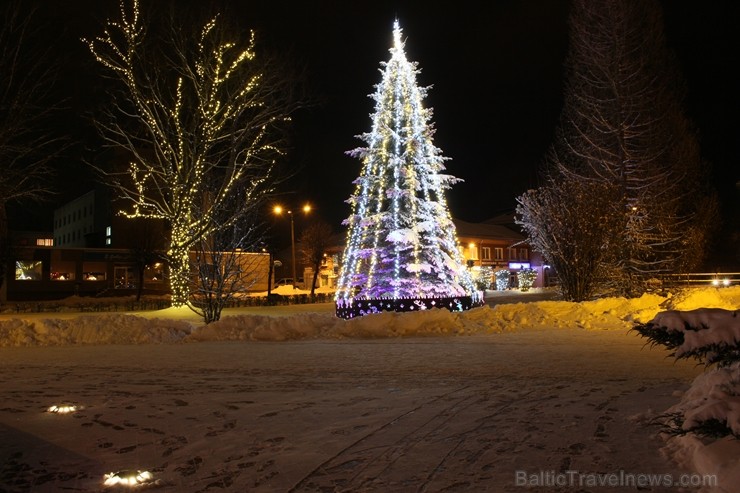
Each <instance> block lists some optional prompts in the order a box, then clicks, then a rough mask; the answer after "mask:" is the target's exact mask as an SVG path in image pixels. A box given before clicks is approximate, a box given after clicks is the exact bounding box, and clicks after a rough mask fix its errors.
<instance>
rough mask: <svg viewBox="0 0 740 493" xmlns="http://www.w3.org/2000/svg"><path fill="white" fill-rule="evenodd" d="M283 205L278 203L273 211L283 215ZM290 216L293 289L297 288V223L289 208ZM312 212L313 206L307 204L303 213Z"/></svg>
mask: <svg viewBox="0 0 740 493" xmlns="http://www.w3.org/2000/svg"><path fill="white" fill-rule="evenodd" d="M283 211H284V209H283V207H282V206H280V205H276V206H275V208H274V209H273V212H274V213H275V214H276V215H278V216H281V215H282V214H283ZM285 212H287V214H288V215H289V216H290V248H291V252H292V255H293V289H295V283H296V272H295V225H294V223H293V211H291V210H288V211H285ZM309 212H311V206H310V205H309V204H306V205H304V206H303V213H304V214H308V213H309Z"/></svg>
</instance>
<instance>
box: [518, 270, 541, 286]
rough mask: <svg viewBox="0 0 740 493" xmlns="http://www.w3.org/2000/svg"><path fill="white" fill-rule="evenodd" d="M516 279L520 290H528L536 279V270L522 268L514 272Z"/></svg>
mask: <svg viewBox="0 0 740 493" xmlns="http://www.w3.org/2000/svg"><path fill="white" fill-rule="evenodd" d="M516 278H517V281H518V282H519V289H520V290H521V291H529V288H531V287H532V285H533V284H534V281H535V279H537V271H536V270H534V269H522V270H520V271H519V272H517V273H516Z"/></svg>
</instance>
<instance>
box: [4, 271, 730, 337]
mask: <svg viewBox="0 0 740 493" xmlns="http://www.w3.org/2000/svg"><path fill="white" fill-rule="evenodd" d="M281 288H284V289H285V288H287V289H290V290H291V291H292V287H290V286H288V287H281ZM697 303H704V304H705V306H706V307H711V308H727V309H736V308H737V307H740V286H738V287H732V288H703V289H697V290H691V291H690V292H689V293H684V294H679V295H676V296H673V297H672V296H668V297H662V296H658V295H655V294H646V295H643V296H642V297H640V298H635V299H626V298H604V299H599V300H595V301H588V302H583V303H571V302H565V301H540V302H532V303H506V304H499V305H496V306H495V307H493V308H492V307H489V306H483V307H480V308H475V309H472V310H468V311H465V312H454V313H451V312H449V311H447V310H441V309H440V310H436V309H435V310H427V311H422V312H416V313H413V312H407V313H393V312H385V313H378V314H374V315H368V316H365V317H360V318H356V319H353V320H342V319H339V318H337V317H335V316H334V314H333V304H332V303H325V304H318V305H288V306H278V307H261V308H255V309H250V308H242V309H232V310H227V311H226V312H225V316H224V317H223V318H222V319H221V320H220V321H219V322H214V323H212V324H209V325H207V326H203V325H202V323H201V322H199V319H198V318H197V317H196V316H195V315H194V314H193V313H192V312H190V311H189V310H187V309H186V308H185V309H174V308H169V309H166V310H157V311H153V312H150V314H149V315H146V314H143V313H141V312H139V313H138V314H137V315H131V314H100V315H84V316H79V317H77V318H71V319H70V318H68V317H67V318H63V317H60V318H59V319H53V318H46V317H45V316H44V318H41V316H39V315H38V314H36V315H34V314H28V315H26V314H20V315H17V314H5V315H0V347H3V346H5V347H8V346H11V347H12V346H36V345H38V346H57V345H72V344H144V343H166V342H180V341H192V342H196V341H214V340H218V341H223V340H259V341H285V340H292V339H311V338H313V339H316V338H322V339H341V338H380V337H411V336H460V335H473V334H491V333H500V332H512V331H521V330H552V329H559V328H581V329H586V330H622V331H625V332H626V331H628V330H629V329H631V328H632V326H633V324H634V323H635V322H640V323H644V322H646V321H648V320H651V319H652V318H654V317H655V316H656V315H657V314H658V313H659V312H661V311H662V310H664V309H666V308H672V309H674V310H686V309H691V308H693V307H695V305H696V304H697ZM256 313H260V314H256Z"/></svg>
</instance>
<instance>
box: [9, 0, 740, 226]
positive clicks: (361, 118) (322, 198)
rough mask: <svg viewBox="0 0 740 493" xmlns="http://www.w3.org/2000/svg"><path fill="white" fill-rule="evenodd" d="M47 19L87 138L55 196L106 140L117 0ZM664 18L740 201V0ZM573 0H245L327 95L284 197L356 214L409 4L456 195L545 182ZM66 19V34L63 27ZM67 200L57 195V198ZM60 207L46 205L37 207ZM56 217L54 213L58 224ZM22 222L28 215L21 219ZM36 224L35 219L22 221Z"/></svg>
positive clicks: (469, 206)
mask: <svg viewBox="0 0 740 493" xmlns="http://www.w3.org/2000/svg"><path fill="white" fill-rule="evenodd" d="M32 3H37V4H38V5H39V6H40V7H41V10H40V14H41V15H40V16H39V21H40V22H45V23H48V24H49V30H48V32H49V35H50V36H52V37H53V38H54V42H55V44H56V45H58V46H59V48H60V50H63V52H64V53H61V54H60V56H63V57H64V60H65V68H64V71H63V73H62V75H63V80H62V81H61V83H60V86H59V88H60V89H61V90H62V91H68V94H69V96H70V98H71V100H70V101H71V105H72V106H73V107H74V111H73V112H72V113H71V114H70V118H72V119H73V121H69V122H61V123H60V124H61V125H64V126H65V128H70V129H75V130H74V131H75V132H78V133H79V136H80V138H81V140H82V144H81V145H80V146H77V147H75V148H73V149H75V150H76V151H75V152H77V155H75V154H74V153H68V155H67V156H66V157H65V160H64V162H63V163H60V166H59V167H60V169H63V170H64V175H65V176H66V178H69V177H70V176H74V179H73V180H70V179H65V178H64V177H63V178H62V179H61V180H60V181H59V183H62V184H63V186H64V190H63V191H62V192H61V193H60V194H59V196H58V198H57V199H56V200H57V202H64V201H65V200H68V199H70V198H73V197H75V196H77V195H79V194H81V193H84V192H85V191H86V187H87V186H88V184H89V182H87V181H86V180H84V179H81V177H84V176H85V174H86V168H85V166H84V164H82V163H81V159H79V155H80V154H84V155H85V156H86V157H88V158H89V156H92V155H94V154H95V151H96V149H99V146H100V144H99V141H98V139H97V137H96V136H95V133H94V132H93V131H92V130H91V127H90V126H89V124H88V122H87V121H86V120H84V118H83V115H84V114H85V113H86V112H88V111H89V110H91V109H92V108H91V106H92V104H93V102H94V101H96V96H98V97H99V96H100V90H99V89H100V88H99V80H100V79H99V77H100V75H101V67H99V66H98V65H96V64H95V62H93V61H92V59H91V55H90V54H89V52H87V51H86V47H85V46H84V45H82V43H81V42H80V41H79V38H81V37H83V36H88V37H89V36H94V35H96V34H99V33H101V32H102V24H103V21H104V20H105V18H107V17H110V16H115V15H116V11H117V6H118V2H117V1H115V0H114V1H109V0H98V1H91V0H84V1H83V0H69V1H65V2H59V1H51V0H35V2H32ZM662 4H663V8H664V18H665V22H666V35H667V38H668V42H669V45H670V47H671V48H672V49H673V50H674V51H675V53H676V55H677V58H678V61H679V64H680V66H681V68H682V70H683V74H684V76H685V79H686V82H687V84H688V88H689V99H688V101H686V111H687V114H688V116H689V117H690V118H691V119H692V120H693V121H694V123H695V124H696V125H697V127H698V128H699V131H700V138H701V145H702V149H703V154H704V156H705V158H706V159H707V160H709V161H710V162H711V163H712V165H713V177H714V182H715V184H716V185H717V187H718V189H719V192H720V194H721V196H722V198H723V200H724V203H725V207H726V209H725V214H727V213H730V211H731V210H732V209H731V207H734V208H735V209H734V211H735V213H736V214H737V204H738V195H740V192H739V191H738V189H737V188H736V186H735V183H736V182H737V181H738V180H740V173H739V171H738V169H739V168H740V166H738V162H740V145H738V142H740V118H739V117H738V115H740V96H739V95H738V88H740V83H738V80H737V78H736V77H733V76H731V73H733V72H734V71H735V70H736V69H737V67H738V66H740V55H739V54H738V53H739V52H740V50H739V49H738V48H740V44H739V43H738V40H737V35H736V32H737V26H736V22H737V19H738V18H739V17H738V15H737V14H738V13H740V8H738V6H737V5H738V4H737V2H735V1H712V2H705V1H691V2H688V1H665V2H663V3H662ZM568 5H569V2H567V1H564V0H529V1H520V0H507V1H502V0H493V1H489V2H482V1H481V2H464V1H462V2H454V3H450V2H428V1H396V2H391V1H382V0H373V1H364V0H363V1H340V0H335V1H330V0H323V1H302V2H285V1H275V0H272V1H246V0H244V1H238V2H237V1H234V2H231V5H230V7H233V10H232V15H237V16H238V17H239V18H243V26H244V28H245V29H246V28H254V29H256V30H257V33H258V50H259V43H260V42H262V43H265V45H266V46H270V47H271V48H274V49H276V50H278V51H281V52H284V53H285V54H286V56H289V57H291V59H293V60H295V61H296V64H298V65H301V66H305V67H306V75H307V77H308V85H309V87H310V88H311V89H312V97H313V98H314V99H315V101H316V102H317V104H316V105H315V106H314V107H312V108H310V109H306V110H302V111H301V112H300V113H299V114H297V115H296V117H295V128H294V135H293V145H294V148H293V149H292V151H291V154H290V156H289V162H288V163H289V164H290V166H291V167H293V168H294V169H296V170H298V171H297V174H296V175H295V177H294V178H293V179H292V180H289V181H288V182H286V183H285V184H284V186H283V187H281V190H280V191H281V193H283V194H284V195H283V196H282V198H281V199H280V200H281V201H284V202H290V201H292V202H294V203H300V202H303V201H308V202H311V203H312V204H313V206H314V208H315V214H316V216H317V217H320V218H322V219H324V220H326V221H327V222H329V223H330V224H331V225H332V226H333V227H335V229H339V227H340V222H341V221H342V219H344V218H345V217H347V216H348V215H349V212H350V209H349V206H348V205H347V204H346V203H345V202H344V201H345V200H346V199H347V198H348V197H349V195H350V193H351V192H352V189H353V186H352V181H353V180H354V179H355V178H356V177H357V176H358V174H359V171H360V162H359V160H357V159H355V158H351V157H349V156H347V155H346V154H345V152H346V151H348V150H350V149H353V148H355V147H358V146H361V145H364V144H363V142H362V141H360V140H359V139H357V138H356V137H355V136H356V135H357V134H360V133H363V132H366V131H368V130H369V129H370V125H371V121H370V113H371V112H372V111H373V102H372V101H371V99H370V98H369V97H368V95H369V94H370V93H372V92H373V91H374V87H373V86H374V85H375V84H377V83H378V82H379V81H380V72H379V67H380V65H379V64H380V62H381V61H385V60H387V59H388V57H389V53H388V49H389V48H390V46H391V42H392V24H393V20H394V19H395V18H398V19H399V21H400V23H401V27H402V29H403V32H404V37H405V39H406V54H407V57H408V58H409V59H410V60H413V61H416V62H418V63H419V67H420V68H421V74H420V76H419V83H420V84H421V85H425V86H429V85H431V86H432V89H431V90H430V92H429V97H428V98H427V100H426V102H427V106H430V107H432V108H434V116H433V122H434V124H435V127H436V134H435V144H436V145H437V146H438V147H440V148H441V149H442V151H443V154H444V155H445V156H446V157H449V158H451V160H450V161H448V163H447V167H448V172H449V173H450V174H452V175H454V176H457V177H459V178H462V179H463V180H465V181H464V183H461V184H458V185H455V186H454V188H453V189H452V190H451V191H450V193H449V195H448V200H449V204H450V209H451V212H452V215H453V216H454V217H457V218H460V219H464V220H468V221H480V220H485V219H487V218H489V217H492V216H494V215H496V214H498V213H499V212H501V211H504V210H507V209H512V208H513V207H514V206H515V197H516V196H518V195H520V194H521V193H522V192H524V191H525V190H527V189H528V188H531V187H534V186H536V184H537V181H536V179H537V169H538V167H539V166H540V164H541V161H542V158H543V156H544V154H545V151H546V150H547V148H548V146H549V144H550V141H551V139H552V135H553V132H554V129H555V124H556V121H557V118H558V115H559V113H560V110H561V102H562V83H563V80H562V75H563V67H562V64H563V61H564V58H565V55H566V51H567V41H568V40H567V12H568ZM59 31H62V33H61V34H58V33H59ZM54 206H55V204H51V208H52V209H53V207H54ZM45 214H48V216H51V210H50V209H48V208H47V209H45V210H44V211H43V212H39V213H37V215H36V218H37V219H38V218H39V217H41V216H44V215H45ZM50 222H51V221H50V219H49V223H48V224H49V225H50ZM19 226H20V227H23V226H22V225H17V224H16V227H19ZM23 229H25V228H23Z"/></svg>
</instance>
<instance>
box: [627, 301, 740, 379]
mask: <svg viewBox="0 0 740 493" xmlns="http://www.w3.org/2000/svg"><path fill="white" fill-rule="evenodd" d="M634 330H635V331H637V332H638V333H639V334H640V335H641V336H643V337H646V338H648V339H649V340H650V343H651V345H653V346H655V345H662V346H665V347H666V348H667V349H669V350H670V351H672V352H671V356H673V357H674V358H676V359H688V358H693V359H696V360H698V361H699V362H700V363H701V364H703V365H705V366H711V365H717V366H718V367H724V366H729V365H731V364H732V363H734V362H737V361H740V315H739V314H738V311H737V310H735V311H732V310H723V309H720V308H700V309H697V310H691V311H676V310H668V311H665V312H661V313H658V314H657V315H656V316H655V318H653V319H652V320H651V321H650V322H648V323H646V324H641V325H636V326H635V327H634Z"/></svg>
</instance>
